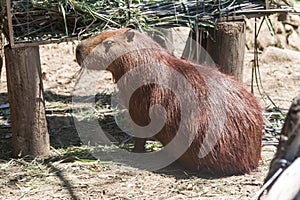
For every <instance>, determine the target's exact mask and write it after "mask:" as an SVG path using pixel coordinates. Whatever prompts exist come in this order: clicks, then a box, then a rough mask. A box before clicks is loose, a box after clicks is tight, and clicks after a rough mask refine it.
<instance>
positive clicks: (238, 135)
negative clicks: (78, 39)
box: [76, 28, 263, 175]
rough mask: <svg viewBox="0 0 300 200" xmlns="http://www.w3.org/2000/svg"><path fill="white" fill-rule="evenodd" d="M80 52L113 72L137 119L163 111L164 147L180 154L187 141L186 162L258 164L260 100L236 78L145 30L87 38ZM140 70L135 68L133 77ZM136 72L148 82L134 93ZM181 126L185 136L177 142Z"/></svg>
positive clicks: (229, 167) (228, 170)
mask: <svg viewBox="0 0 300 200" xmlns="http://www.w3.org/2000/svg"><path fill="white" fill-rule="evenodd" d="M76 56H77V61H78V63H79V64H80V65H82V66H84V67H87V68H90V69H97V70H104V69H106V70H108V71H110V72H112V74H113V76H114V79H115V81H116V82H117V85H118V87H119V90H120V92H121V93H122V94H123V95H121V98H122V97H123V100H124V101H125V102H126V101H128V102H129V104H128V107H129V108H128V109H129V113H130V116H131V118H132V120H133V121H134V122H135V123H136V124H137V125H139V126H147V125H148V124H151V115H152V117H153V116H155V115H157V116H160V115H162V116H164V117H165V119H164V123H165V124H164V125H163V127H162V128H161V130H160V131H159V132H158V133H157V134H156V135H154V138H156V139H157V140H159V141H160V142H161V143H162V144H163V145H164V146H165V147H166V146H168V145H169V144H172V145H173V146H175V147H174V148H173V150H172V151H173V152H171V153H174V155H175V154H176V155H179V154H177V153H178V151H180V150H181V149H185V148H184V147H185V144H188V145H189V146H188V148H187V149H185V151H184V152H182V153H183V154H180V155H181V156H180V157H179V159H178V161H179V163H181V164H182V165H183V166H185V167H186V168H188V169H192V170H198V171H209V172H212V173H217V174H228V175H229V174H240V173H248V172H250V171H251V170H253V169H255V168H256V167H257V166H258V163H259V160H260V159H261V155H260V153H261V139H262V129H263V120H262V114H261V108H260V106H259V104H258V102H257V100H256V98H255V97H254V96H253V95H252V94H251V93H249V92H248V91H247V90H246V89H245V88H244V87H243V85H242V84H241V83H239V82H238V81H236V80H235V79H234V78H232V77H230V76H228V75H225V74H223V73H221V72H219V71H218V70H217V69H215V68H212V67H207V66H202V65H196V64H193V63H191V62H188V61H186V60H183V59H180V58H177V57H174V56H173V55H170V54H169V53H168V52H167V51H166V50H164V49H163V48H161V47H160V46H159V45H158V44H157V43H155V42H154V41H153V40H152V39H150V38H149V37H147V36H146V35H144V34H142V33H139V32H137V31H134V30H131V29H126V28H124V29H119V30H115V31H105V32H103V33H100V34H99V35H97V36H94V37H91V38H89V39H87V40H85V41H83V42H82V43H81V44H80V45H79V46H78V47H77V52H76ZM135 70H136V73H137V75H136V76H135V77H132V74H134V73H132V71H135ZM127 74H131V75H130V76H128V75H127ZM178 74H179V75H178ZM134 80H136V81H137V82H138V81H141V82H143V81H144V82H145V85H144V86H141V87H139V88H137V89H136V90H135V91H134V92H133V93H132V92H131V90H132V87H133V83H134ZM131 81H133V82H131ZM151 81H152V82H151ZM165 85H168V86H167V87H165ZM129 94H130V96H128V95H129ZM155 105H161V106H162V107H163V108H164V109H165V113H163V114H162V113H154V114H153V113H152V114H151V112H152V111H153V110H151V108H152V107H153V106H155ZM149 113H150V114H149ZM178 132H181V134H182V136H183V137H182V138H183V139H181V141H180V142H177V143H174V144H173V143H172V141H173V139H174V138H176V136H177V135H176V134H177V133H178ZM137 141H141V139H137ZM137 144H140V145H143V144H144V143H143V142H138V143H136V145H137ZM139 149H141V148H139ZM153 162H155V160H154V161H153Z"/></svg>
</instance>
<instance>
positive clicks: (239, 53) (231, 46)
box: [206, 21, 246, 81]
mask: <svg viewBox="0 0 300 200" xmlns="http://www.w3.org/2000/svg"><path fill="white" fill-rule="evenodd" d="M245 27H246V25H245V22H244V21H242V22H220V23H217V24H216V26H215V28H214V29H209V37H208V38H207V47H206V50H207V52H208V54H209V55H210V56H211V58H212V59H213V60H214V62H215V63H216V64H217V65H219V67H220V70H221V71H222V72H224V73H226V74H230V75H233V76H235V77H236V78H237V79H238V80H239V81H243V64H244V54H245V40H246V30H245Z"/></svg>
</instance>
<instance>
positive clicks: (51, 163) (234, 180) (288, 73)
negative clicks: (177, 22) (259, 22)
mask: <svg viewBox="0 0 300 200" xmlns="http://www.w3.org/2000/svg"><path fill="white" fill-rule="evenodd" d="M181 34H182V33H178V35H176V36H175V37H176V38H177V39H176V38H175V40H176V41H177V42H180V41H182V40H183V38H184V37H185V36H186V33H184V34H183V35H181ZM75 47H76V44H72V43H68V44H67V43H61V44H51V45H45V46H41V47H40V54H41V64H42V70H43V80H44V89H45V98H46V111H47V120H48V126H49V133H50V136H51V145H52V146H53V147H55V148H52V153H53V156H51V157H50V158H47V159H35V160H30V159H11V158H9V155H10V149H9V145H8V144H9V142H10V139H11V131H10V129H9V128H6V127H5V126H4V125H3V126H2V128H1V132H0V134H1V135H0V136H1V139H0V141H1V142H0V169H1V170H0V199H22V200H23V199H24V200H25V199H28V200H29V199H30V200H33V199H45V200H46V199H174V200H175V199H203V200H205V199H208V200H214V199H215V200H221V199H224V200H225V199H226V200H227V199H228V200H229V199H251V197H253V196H254V195H255V193H256V192H257V191H258V190H259V189H260V187H261V185H262V183H263V180H264V177H265V176H266V173H267V172H268V166H269V163H270V160H271V159H272V157H273V155H274V152H275V150H276V148H275V146H274V144H276V139H270V138H269V139H266V138H267V136H270V137H273V138H275V136H274V135H272V133H266V135H267V136H265V140H264V142H263V144H264V145H263V151H262V162H261V164H260V166H259V167H258V168H257V169H256V170H255V171H253V172H252V173H251V174H245V175H240V176H229V177H214V176H209V175H199V174H196V173H192V172H189V171H184V170H182V169H180V168H178V167H176V166H170V167H168V168H164V169H161V170H159V171H157V172H150V171H145V170H139V169H135V168H132V167H129V166H123V165H120V164H115V163H111V162H103V161H99V160H95V159H92V157H91V155H90V154H89V153H88V149H87V148H85V147H80V146H79V147H78V144H80V140H79V138H78V136H77V135H76V128H75V127H74V124H73V123H72V115H71V113H70V109H71V100H72V99H71V98H72V91H73V88H74V84H75V81H76V77H77V75H78V71H79V69H80V68H79V66H78V65H77V63H76V62H75V56H74V49H75ZM299 55H300V54H299ZM296 57H297V56H296ZM252 58H253V54H252V53H251V51H247V53H246V56H245V63H244V66H245V69H244V82H245V85H246V86H247V87H248V88H249V90H250V82H251V66H252V64H251V60H252ZM299 63H300V56H298V60H291V61H284V62H282V61H281V60H278V61H277V60H272V62H269V63H261V66H260V72H261V79H262V85H263V87H264V89H265V92H266V93H268V94H269V96H270V98H271V99H272V100H273V101H274V103H275V104H276V105H278V106H279V107H280V108H284V109H288V107H289V105H290V102H291V100H292V98H293V97H295V96H296V95H297V94H300V87H299V86H300V67H299V66H298V65H299ZM111 82H112V80H111V77H110V75H109V74H107V73H104V75H103V81H102V84H103V85H100V87H99V88H100V89H102V90H104V89H105V88H106V89H107V88H111ZM0 93H1V96H0V97H1V99H0V100H1V102H0V105H3V104H5V103H8V100H7V89H6V75H5V69H2V74H1V87H0ZM255 95H256V96H257V97H258V98H259V99H267V98H265V97H264V98H261V95H260V94H259V93H258V92H257V91H255ZM261 104H262V106H263V107H265V108H267V107H268V108H272V107H273V105H271V104H270V101H269V100H266V102H264V101H261ZM5 112H8V111H7V109H2V110H1V113H2V115H3V116H6V115H5ZM265 116H266V118H267V116H269V114H265ZM3 120H4V121H5V117H3ZM266 121H267V120H266ZM6 122H7V125H9V119H8V120H7V119H6ZM3 123H4V124H5V122H3ZM266 123H267V122H266ZM268 123H269V122H268ZM270 141H271V142H270ZM73 145H75V146H73Z"/></svg>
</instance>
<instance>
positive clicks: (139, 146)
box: [133, 138, 146, 153]
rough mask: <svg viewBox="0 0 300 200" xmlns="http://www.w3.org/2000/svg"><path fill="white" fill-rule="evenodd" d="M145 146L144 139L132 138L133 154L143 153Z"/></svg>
mask: <svg viewBox="0 0 300 200" xmlns="http://www.w3.org/2000/svg"><path fill="white" fill-rule="evenodd" d="M145 144H146V139H145V138H134V148H133V152H135V153H143V152H145Z"/></svg>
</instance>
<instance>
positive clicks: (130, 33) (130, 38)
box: [124, 29, 135, 42]
mask: <svg viewBox="0 0 300 200" xmlns="http://www.w3.org/2000/svg"><path fill="white" fill-rule="evenodd" d="M124 34H125V36H126V38H127V42H132V41H133V37H134V34H135V33H134V31H133V30H131V29H129V30H128V31H126V32H125V33H124Z"/></svg>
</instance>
